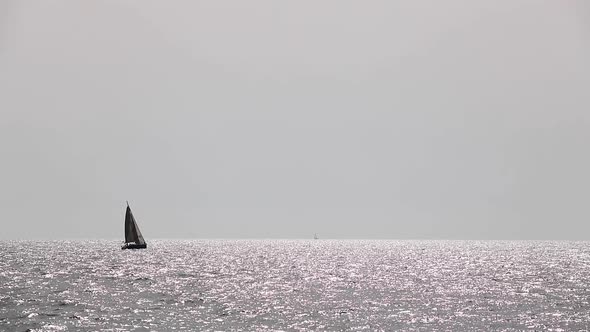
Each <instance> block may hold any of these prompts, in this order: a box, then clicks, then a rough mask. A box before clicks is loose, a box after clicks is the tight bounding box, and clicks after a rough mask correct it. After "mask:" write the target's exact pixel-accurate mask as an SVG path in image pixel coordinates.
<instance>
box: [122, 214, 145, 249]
mask: <svg viewBox="0 0 590 332" xmlns="http://www.w3.org/2000/svg"><path fill="white" fill-rule="evenodd" d="M125 243H126V246H125V247H124V249H125V248H130V249H131V248H132V247H131V246H129V245H127V244H129V243H133V244H134V245H135V246H137V247H142V248H145V246H146V243H145V240H144V239H143V236H142V235H141V231H140V230H139V227H138V226H137V222H136V221H135V217H133V213H132V212H131V208H130V207H129V203H127V211H126V212H125Z"/></svg>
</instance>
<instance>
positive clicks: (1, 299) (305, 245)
mask: <svg viewBox="0 0 590 332" xmlns="http://www.w3.org/2000/svg"><path fill="white" fill-rule="evenodd" d="M120 246H121V243H120V241H115V240H92V241H91V240H85V241H2V242H0V331H588V330H589V329H590V242H548V241H546V242H544V241H524V242H515V241H512V242H510V241H507V242H505V241H389V240H387V241H386V240H379V241H372V240H371V241H369V240H323V239H321V240H311V239H310V240H182V241H181V240H152V241H150V240H148V249H145V250H121V249H120Z"/></svg>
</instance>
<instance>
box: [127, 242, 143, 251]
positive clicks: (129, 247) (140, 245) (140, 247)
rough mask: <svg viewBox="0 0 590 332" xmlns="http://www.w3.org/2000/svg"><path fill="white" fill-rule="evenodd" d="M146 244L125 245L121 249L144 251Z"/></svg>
mask: <svg viewBox="0 0 590 332" xmlns="http://www.w3.org/2000/svg"><path fill="white" fill-rule="evenodd" d="M146 248H147V244H136V243H125V244H124V245H123V246H122V247H121V249H123V250H124V249H146Z"/></svg>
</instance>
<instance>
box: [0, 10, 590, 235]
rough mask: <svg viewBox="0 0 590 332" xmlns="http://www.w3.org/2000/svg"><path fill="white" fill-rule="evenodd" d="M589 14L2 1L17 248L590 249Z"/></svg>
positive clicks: (1, 146)
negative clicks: (492, 242)
mask: <svg viewBox="0 0 590 332" xmlns="http://www.w3.org/2000/svg"><path fill="white" fill-rule="evenodd" d="M589 59H590V5H588V4H587V1H585V0H579V1H566V0H563V1H554V0H551V1H542V0H497V1H473V0H465V1H452V0H450V1H438V0H432V1H415V0H408V1H394V0H386V1H372V0H368V1H342V0H338V1H328V0H326V1H323V0H320V1H317V0H314V1H307V0H297V1H274V0H272V1H271V0H268V1H257V0H252V1H194V0H191V1H188V0H187V1H146V0H136V1H124V0H103V1H78V0H72V1H38V0H37V1H24V0H14V1H10V0H3V1H2V2H0V152H1V159H0V225H1V228H0V238H1V239H21V238H48V239H60V238H120V239H121V240H123V219H124V213H125V210H124V208H125V200H129V202H130V204H131V207H132V209H133V211H134V213H135V216H136V218H137V220H138V222H139V225H140V227H141V229H142V232H143V235H144V236H145V238H146V240H147V241H148V242H149V241H150V239H153V238H175V237H181V238H311V237H312V236H313V233H318V234H319V235H320V237H323V238H392V239H396V238H400V239H401V238H427V239H432V238H440V239H590V60H589Z"/></svg>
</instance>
